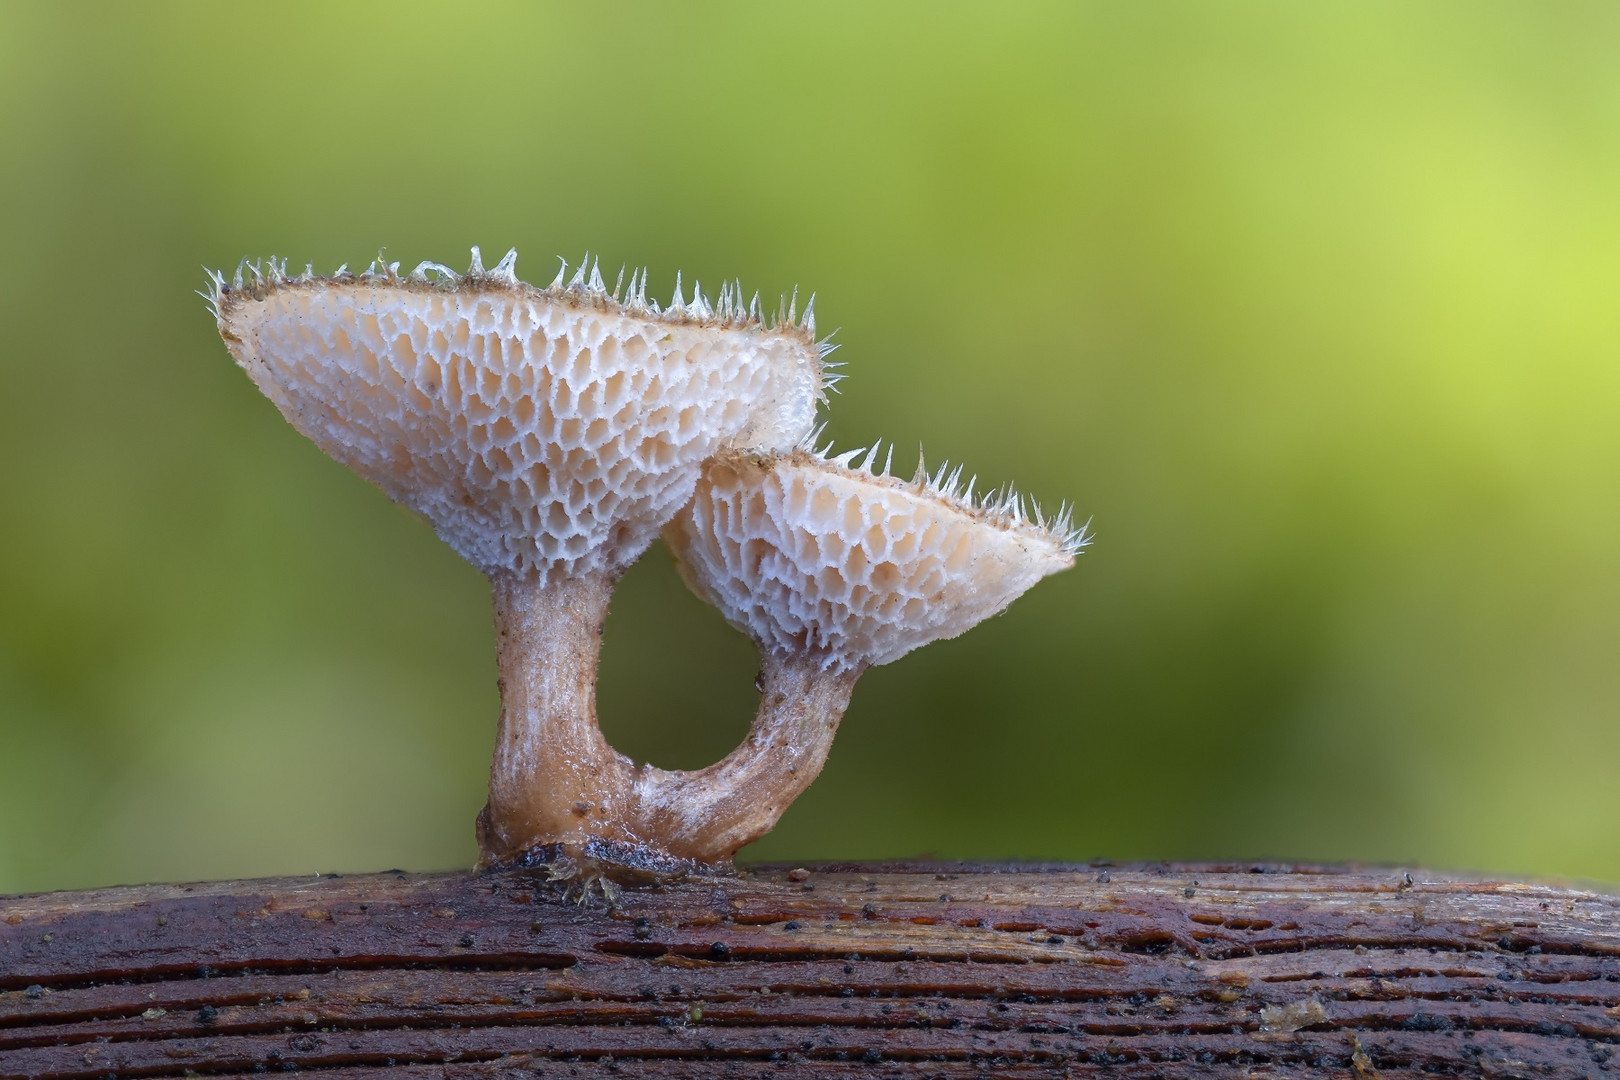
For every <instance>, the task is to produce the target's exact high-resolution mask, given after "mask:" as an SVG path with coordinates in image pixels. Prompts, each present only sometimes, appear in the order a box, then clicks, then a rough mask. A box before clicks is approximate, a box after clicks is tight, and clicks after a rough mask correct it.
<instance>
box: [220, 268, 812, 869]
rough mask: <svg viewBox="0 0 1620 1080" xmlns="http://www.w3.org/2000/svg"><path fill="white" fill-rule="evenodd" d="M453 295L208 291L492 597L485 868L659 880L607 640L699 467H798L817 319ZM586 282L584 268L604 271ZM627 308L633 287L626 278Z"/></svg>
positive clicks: (585, 293)
mask: <svg viewBox="0 0 1620 1080" xmlns="http://www.w3.org/2000/svg"><path fill="white" fill-rule="evenodd" d="M472 250H473V258H472V266H471V268H470V269H469V270H468V272H467V273H466V274H465V275H457V274H455V273H454V272H452V271H451V270H449V269H448V268H446V267H444V266H441V265H439V264H437V263H431V262H424V263H422V264H421V265H420V266H418V267H417V268H416V270H415V271H414V272H412V273H411V274H409V275H408V276H406V277H403V278H402V277H400V275H399V273H398V265H399V264H397V263H393V264H388V263H383V262H381V261H380V260H379V262H374V263H373V264H372V266H371V268H370V269H369V270H367V271H366V272H365V273H364V274H361V275H359V276H356V275H354V274H352V273H349V272H348V271H347V269H343V268H340V269H339V270H338V272H337V273H335V274H334V275H333V276H331V277H330V278H322V277H316V276H315V275H314V273H313V272H312V271H310V270H309V269H306V270H305V272H304V274H303V275H301V276H299V277H296V278H289V277H288V276H287V274H286V263H285V262H278V261H276V260H274V259H272V260H270V261H269V264H268V268H267V269H261V268H260V267H258V266H256V265H255V266H249V267H248V271H249V273H248V277H247V279H246V280H244V277H243V269H242V268H241V267H238V269H237V271H236V275H235V278H234V280H232V281H230V282H229V283H228V284H227V282H226V279H225V277H224V275H222V274H218V273H214V274H212V275H211V278H212V285H213V287H212V289H211V290H210V291H209V292H208V293H205V294H204V295H205V296H206V297H207V298H208V299H209V300H210V302H211V304H212V306H213V309H214V314H215V317H216V319H217V321H218V325H219V331H220V334H221V335H222V336H223V337H224V339H225V342H226V344H227V346H228V347H229V349H230V351H231V354H232V355H233V356H234V357H235V359H236V361H237V363H238V364H240V365H241V366H242V368H243V369H244V370H246V371H247V373H248V375H249V376H250V377H251V378H252V379H253V381H254V383H255V384H256V385H257V386H258V387H259V389H260V390H262V391H263V392H264V394H265V395H266V396H267V397H269V398H270V400H271V401H272V402H274V403H275V405H276V407H277V408H279V409H280V410H281V412H282V414H283V415H284V416H285V417H286V418H287V419H288V420H289V421H290V422H291V423H292V425H293V426H294V427H296V428H297V429H298V430H299V431H300V432H302V433H303V434H305V435H306V436H308V437H309V438H310V439H312V440H313V441H314V442H315V443H316V445H318V446H320V447H321V449H323V450H325V451H326V452H327V453H328V454H330V455H331V456H332V457H334V458H336V459H337V460H338V461H341V462H342V463H344V464H345V465H347V466H349V467H350V468H351V469H353V470H354V471H355V472H357V473H359V474H360V475H361V476H362V477H364V478H365V479H367V480H369V481H371V482H372V483H374V484H376V485H377V486H378V487H380V488H381V489H382V490H383V491H384V493H386V494H387V495H388V497H389V498H391V499H393V500H394V501H396V502H399V503H402V504H403V505H405V506H407V507H409V508H410V509H411V510H413V511H415V512H416V513H417V514H419V515H421V516H422V517H423V518H425V519H426V520H427V521H428V522H429V523H430V524H431V525H432V526H433V528H434V530H435V532H437V533H438V535H439V537H440V538H441V539H443V540H444V541H445V542H446V543H447V544H449V545H450V546H451V547H452V548H453V549H455V551H456V552H457V553H458V554H460V555H461V556H462V557H463V558H465V559H466V560H467V561H468V562H470V563H472V564H473V565H474V566H476V567H477V568H478V569H479V570H481V571H483V572H484V573H485V574H487V575H488V576H489V579H490V583H491V586H492V591H493V598H494V608H495V626H496V631H497V662H498V667H499V675H500V681H499V686H500V689H501V717H500V725H499V729H498V733H497V736H496V743H495V753H494V761H493V764H492V767H491V770H490V790H489V802H488V805H487V806H486V807H485V809H484V811H483V812H482V813H481V814H480V816H479V830H478V831H479V843H480V848H481V851H482V858H481V864H483V865H490V864H495V863H511V862H522V861H525V860H545V859H548V858H561V859H564V860H566V859H567V858H569V857H581V858H596V857H601V858H605V859H609V860H612V859H622V860H623V861H626V862H630V863H634V862H635V861H636V860H637V859H638V858H640V857H641V856H639V855H638V852H639V851H640V850H641V840H642V838H641V837H640V836H638V835H637V833H636V832H635V830H634V829H633V827H632V825H633V822H632V820H631V816H630V815H631V810H632V807H631V805H630V793H631V790H632V778H633V777H632V774H633V772H634V766H633V765H632V763H631V762H630V760H629V759H628V758H626V757H624V756H623V755H621V754H618V753H616V752H615V751H614V750H613V749H612V748H611V747H610V746H608V744H607V742H606V740H605V739H604V738H603V736H602V734H601V731H600V730H599V728H598V727H597V723H596V706H595V684H596V673H597V663H598V657H599V653H600V647H601V628H602V622H603V618H604V617H605V615H606V611H607V604H608V598H609V595H610V593H611V592H612V588H613V584H614V582H615V580H616V579H617V578H618V576H619V575H620V573H621V572H622V571H623V570H624V569H625V568H626V567H628V566H629V565H630V564H631V563H632V562H634V561H635V560H636V558H637V557H639V556H640V555H641V554H642V553H643V551H645V550H646V548H647V546H648V545H649V544H650V543H651V542H652V540H653V539H654V538H656V536H657V535H658V531H659V529H660V528H661V527H662V526H663V525H664V524H665V523H666V522H667V521H669V519H670V518H671V517H672V516H673V515H674V514H675V513H676V512H677V511H678V510H679V509H680V508H681V507H682V506H683V505H684V504H685V503H687V501H688V500H689V499H690V497H691V494H692V491H693V489H694V487H695V485H696V483H697V480H698V475H699V470H700V467H701V465H702V463H703V462H704V461H705V460H706V459H708V458H710V457H712V456H713V455H715V454H716V453H721V452H726V451H728V450H731V449H749V450H754V451H761V452H769V451H772V450H781V449H786V448H790V447H792V446H794V445H796V444H797V443H798V442H800V441H801V440H802V439H803V438H804V437H805V435H806V434H807V433H808V432H809V430H810V428H811V424H812V422H813V419H814V415H815V410H816V407H817V405H818V403H820V402H821V401H822V400H823V399H824V390H825V387H826V385H827V384H828V383H829V382H831V381H832V379H833V378H835V377H833V376H825V375H824V374H823V364H822V359H823V357H824V356H825V354H826V353H827V352H828V351H830V350H829V348H828V347H827V345H826V344H825V343H818V342H817V341H816V338H815V317H814V310H813V309H814V300H813V299H812V301H811V303H810V305H809V306H808V307H807V308H806V310H805V313H804V317H803V319H802V320H801V319H799V318H798V317H797V311H796V307H797V305H796V304H795V305H794V307H793V308H791V309H788V310H786V311H784V312H783V313H782V314H781V315H779V316H778V319H777V320H776V323H775V325H769V324H767V322H766V320H764V319H763V318H762V317H761V313H760V309H759V298H758V295H757V294H756V295H755V297H754V300H753V302H752V304H749V305H745V304H744V303H743V300H742V292H741V288H740V286H734V285H728V286H726V287H724V288H722V289H721V290H720V295H719V302H718V304H717V305H711V304H710V303H709V301H707V300H706V299H705V298H704V297H703V293H702V289H701V287H699V288H698V289H696V290H695V294H694V298H693V300H692V302H691V303H686V302H685V301H684V299H683V297H682V293H681V287H680V283H679V278H677V279H676V287H675V297H674V301H673V303H672V304H671V305H670V306H669V307H667V308H660V307H659V306H658V304H657V303H655V302H651V301H649V300H648V299H647V295H646V289H647V275H646V272H645V271H644V270H643V271H640V272H639V273H636V274H632V275H631V278H630V284H629V287H628V289H627V290H625V291H624V292H623V294H622V295H621V291H620V288H619V285H615V287H614V288H613V289H612V290H611V291H610V290H608V289H607V288H606V286H605V285H604V283H603V281H602V278H601V275H600V273H599V271H598V269H597V267H596V266H595V265H594V264H593V265H592V266H591V268H590V270H589V271H587V270H586V267H585V265H584V264H581V265H580V267H579V268H578V270H577V271H576V272H575V273H574V275H573V276H572V278H571V279H569V278H567V277H566V274H567V264H566V263H564V265H563V269H562V270H560V271H559V272H558V274H557V278H556V280H555V281H553V282H552V283H551V285H550V286H549V287H547V288H543V289H541V288H535V287H533V286H531V285H527V284H524V283H522V282H520V281H519V280H518V279H517V276H516V273H515V263H516V257H517V253H516V252H515V251H513V252H509V253H508V254H507V256H506V257H505V258H504V259H502V260H501V262H500V263H499V264H498V265H497V266H495V267H494V268H493V269H491V270H487V271H486V270H485V269H484V267H483V264H482V262H481V260H480V258H479V252H478V249H477V248H473V249H472ZM587 261H588V259H587ZM619 281H620V285H622V283H623V273H622V272H621V273H620V279H619Z"/></svg>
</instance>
